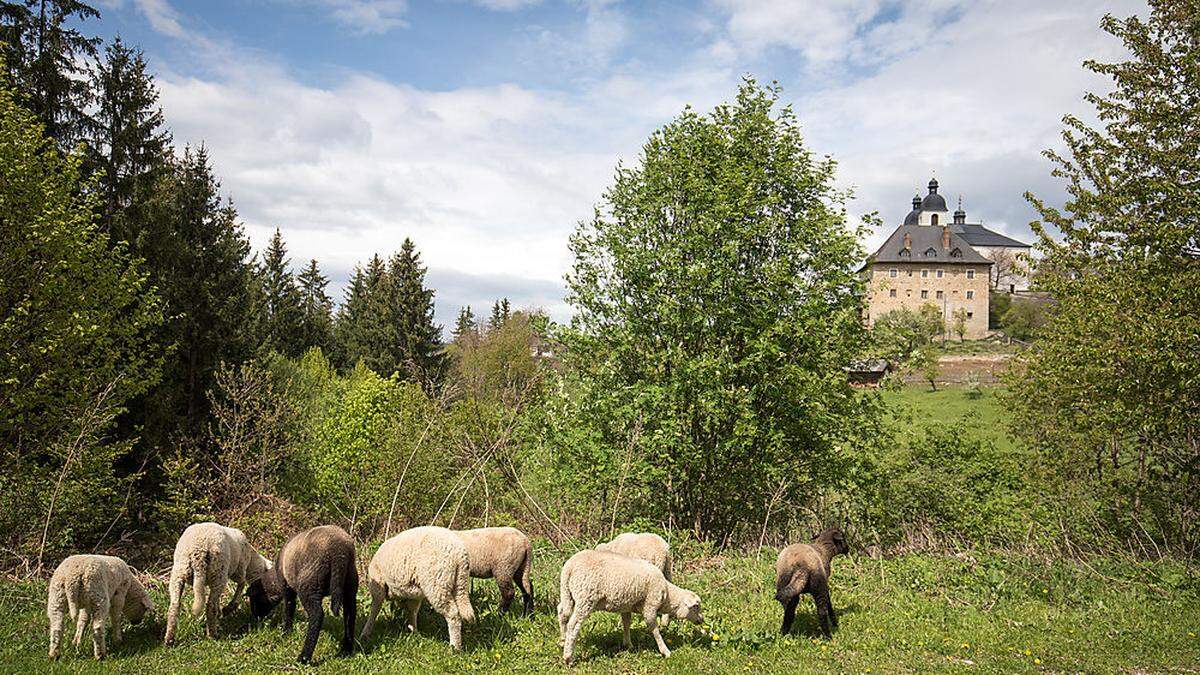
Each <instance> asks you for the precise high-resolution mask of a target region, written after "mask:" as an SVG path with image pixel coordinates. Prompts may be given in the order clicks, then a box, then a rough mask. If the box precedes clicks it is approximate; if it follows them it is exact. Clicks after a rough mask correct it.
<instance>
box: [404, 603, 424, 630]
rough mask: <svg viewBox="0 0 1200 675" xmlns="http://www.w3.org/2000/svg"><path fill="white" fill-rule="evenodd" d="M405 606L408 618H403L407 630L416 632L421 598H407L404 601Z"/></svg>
mask: <svg viewBox="0 0 1200 675" xmlns="http://www.w3.org/2000/svg"><path fill="white" fill-rule="evenodd" d="M404 606H405V608H406V609H407V610H408V618H407V619H406V620H405V625H406V626H408V632H410V633H415V632H417V614H419V613H420V611H421V598H409V599H408V600H406V601H405V602H404Z"/></svg>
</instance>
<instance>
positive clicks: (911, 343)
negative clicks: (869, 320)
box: [871, 302, 942, 363]
mask: <svg viewBox="0 0 1200 675" xmlns="http://www.w3.org/2000/svg"><path fill="white" fill-rule="evenodd" d="M941 332H942V311H941V310H940V309H938V308H937V307H936V306H935V305H933V304H931V303H928V302H927V303H925V304H924V305H921V308H920V309H919V310H918V311H915V312H914V311H912V310H911V309H909V308H907V307H901V308H900V309H894V310H892V311H890V312H887V313H886V314H884V315H883V316H880V317H879V318H877V319H876V320H875V324H874V325H873V326H872V327H871V338H872V341H873V342H874V345H875V346H874V349H875V351H876V353H877V354H878V355H879V356H882V357H884V358H886V359H888V360H890V361H895V362H896V363H904V362H905V361H908V360H909V359H910V358H912V355H913V353H914V352H916V351H917V350H918V349H922V348H924V347H926V346H928V345H930V344H932V343H933V340H934V338H936V337H937V336H938V335H940V334H941Z"/></svg>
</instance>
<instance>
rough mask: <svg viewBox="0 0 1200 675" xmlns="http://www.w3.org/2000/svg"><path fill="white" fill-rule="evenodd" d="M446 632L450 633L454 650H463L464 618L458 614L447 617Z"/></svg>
mask: <svg viewBox="0 0 1200 675" xmlns="http://www.w3.org/2000/svg"><path fill="white" fill-rule="evenodd" d="M446 632H448V633H449V634H450V646H451V647H453V648H454V651H456V652H461V651H462V619H460V618H458V615H454V616H448V617H446Z"/></svg>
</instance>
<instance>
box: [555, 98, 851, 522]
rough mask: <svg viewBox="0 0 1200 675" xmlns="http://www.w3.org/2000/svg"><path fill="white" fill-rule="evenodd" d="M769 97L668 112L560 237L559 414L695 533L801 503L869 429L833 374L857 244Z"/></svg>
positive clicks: (845, 356)
mask: <svg viewBox="0 0 1200 675" xmlns="http://www.w3.org/2000/svg"><path fill="white" fill-rule="evenodd" d="M778 96H779V92H778V90H777V89H762V88H760V87H758V85H756V84H755V83H754V82H753V81H749V80H748V81H746V82H745V83H744V84H743V86H742V87H741V89H740V91H739V92H738V96H737V101H736V102H735V103H733V104H731V105H721V106H718V107H717V108H716V109H714V110H713V111H712V112H711V113H710V114H708V115H700V114H698V113H696V112H694V111H692V110H690V109H688V110H685V111H684V112H683V113H682V114H681V115H680V116H679V117H677V118H676V119H675V120H674V121H672V122H671V123H670V124H668V125H666V126H665V127H663V128H662V129H660V130H658V131H656V132H655V133H654V134H653V135H652V136H651V137H650V139H649V141H647V143H646V144H645V146H644V147H643V150H642V154H641V157H640V161H639V162H638V165H637V166H636V167H626V166H619V167H618V169H617V174H616V179H615V182H614V183H613V185H612V186H611V187H610V188H609V190H608V191H607V192H606V193H605V195H604V204H603V206H602V207H601V208H598V209H597V210H596V213H595V216H594V217H593V218H592V219H591V220H590V221H586V222H583V223H580V225H579V227H578V229H577V230H576V232H575V234H574V235H573V236H572V238H571V250H572V252H573V254H574V256H575V262H574V265H573V267H572V270H571V272H570V274H569V275H568V278H567V284H568V301H569V302H571V304H573V305H574V306H575V308H576V310H577V311H576V315H575V318H574V320H573V322H572V328H571V330H569V331H566V332H565V334H564V335H563V340H564V342H565V343H566V354H567V361H568V363H569V365H570V366H571V367H573V368H575V369H577V370H578V371H579V372H580V373H581V374H582V377H581V378H580V380H579V383H580V384H581V386H580V387H579V388H578V389H574V390H573V391H572V392H571V393H570V394H568V395H578V396H581V397H584V400H581V401H579V402H578V403H577V404H574V403H573V404H567V405H564V406H563V407H562V408H561V409H565V410H573V411H576V412H579V413H581V417H580V418H579V419H577V420H576V421H575V422H574V423H575V424H577V425H580V426H581V427H583V428H588V429H590V430H592V431H591V433H593V434H595V435H596V436H595V437H596V438H597V439H598V440H599V442H600V444H601V446H602V448H607V449H604V450H600V452H601V453H602V454H603V455H604V456H607V457H608V459H607V460H606V461H605V462H604V464H606V465H607V468H608V469H610V470H611V469H615V468H617V467H621V466H624V465H625V464H626V463H625V462H623V461H620V460H619V459H618V458H620V457H622V456H624V455H625V454H627V453H626V451H625V449H626V448H627V447H629V446H630V444H632V445H633V447H634V448H635V449H634V451H633V454H634V455H635V456H636V462H637V463H638V464H639V465H640V466H642V467H644V470H643V471H641V472H640V475H641V477H642V478H643V479H646V480H647V483H646V485H647V487H648V488H649V486H650V485H651V484H652V485H653V488H652V489H645V490H637V491H631V494H634V493H640V497H641V499H644V500H645V501H646V502H647V506H648V508H652V509H653V513H654V514H655V515H656V516H657V517H660V518H667V519H671V520H673V521H674V522H675V523H677V524H679V525H680V526H682V527H686V528H689V529H693V530H694V531H695V532H696V533H697V534H700V535H702V536H704V537H726V536H729V535H732V534H735V532H736V531H739V530H741V529H743V528H746V527H747V523H749V522H754V523H761V522H762V519H763V516H764V514H765V513H766V512H767V511H768V510H769V509H772V508H774V507H773V505H778V504H783V505H785V508H786V509H788V510H790V509H795V508H799V507H800V505H801V504H807V503H809V500H810V499H812V498H813V497H814V496H815V495H816V493H818V492H819V490H820V489H821V486H824V485H827V484H831V483H837V482H840V481H841V480H842V479H843V477H844V476H845V474H846V470H847V462H848V456H849V453H848V449H849V448H851V447H854V446H857V445H859V444H862V443H867V442H869V441H868V439H869V436H870V434H869V431H868V430H869V429H870V428H871V427H872V419H873V406H872V404H871V402H870V401H869V400H864V399H863V397H862V396H860V395H859V394H857V393H856V392H854V391H853V390H852V389H851V388H850V387H849V385H848V384H847V382H846V379H845V377H844V373H843V368H844V367H845V366H846V365H848V364H849V362H850V361H851V360H852V359H853V358H855V357H857V356H859V355H860V354H861V347H860V345H861V344H862V339H863V337H864V336H863V330H862V326H861V321H860V318H859V317H860V315H861V296H862V293H861V291H862V289H861V283H860V281H859V279H858V278H857V276H856V275H855V274H854V272H853V266H854V264H855V262H856V261H857V260H858V259H860V258H861V250H860V248H859V245H858V241H857V238H856V234H857V232H858V231H857V230H856V229H855V228H854V227H851V226H849V225H848V224H847V222H846V216H845V211H844V206H843V205H844V201H845V199H846V194H844V193H842V192H839V191H838V190H836V189H835V188H834V187H833V176H834V163H833V161H832V160H830V159H820V158H817V157H815V156H814V155H813V153H812V152H811V151H810V150H808V149H807V148H806V147H805V146H804V144H803V141H802V139H801V136H800V131H799V125H798V123H797V121H796V118H795V116H794V114H793V113H792V111H791V110H790V109H789V108H786V107H784V108H777V107H776V104H777V102H778ZM638 429H640V431H639V432H637V433H634V431H632V430H638ZM551 442H552V443H555V444H556V445H558V441H557V440H555V439H552V440H551ZM563 452H570V450H567V449H563ZM651 479H652V480H651ZM605 480H606V481H608V482H610V483H612V484H614V485H616V484H618V483H619V482H620V480H621V476H620V474H619V473H610V474H609V475H607V476H606V477H605ZM645 513H646V514H647V515H649V513H651V511H645ZM754 527H758V525H755V526H754Z"/></svg>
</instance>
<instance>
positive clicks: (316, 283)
mask: <svg viewBox="0 0 1200 675" xmlns="http://www.w3.org/2000/svg"><path fill="white" fill-rule="evenodd" d="M296 281H297V284H298V286H299V287H300V310H301V317H300V344H301V348H302V350H307V349H309V348H312V347H317V348H319V349H320V350H321V351H323V352H325V353H326V354H327V355H328V354H329V352H330V350H331V349H332V347H333V300H332V299H331V298H330V297H329V294H328V293H326V291H325V289H326V288H327V287H328V286H329V278H328V277H326V276H325V275H323V274H321V270H320V268H319V267H318V266H317V260H316V258H313V259H312V260H309V261H308V267H305V268H304V271H302V272H301V273H300V276H299V277H297V279H296Z"/></svg>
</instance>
